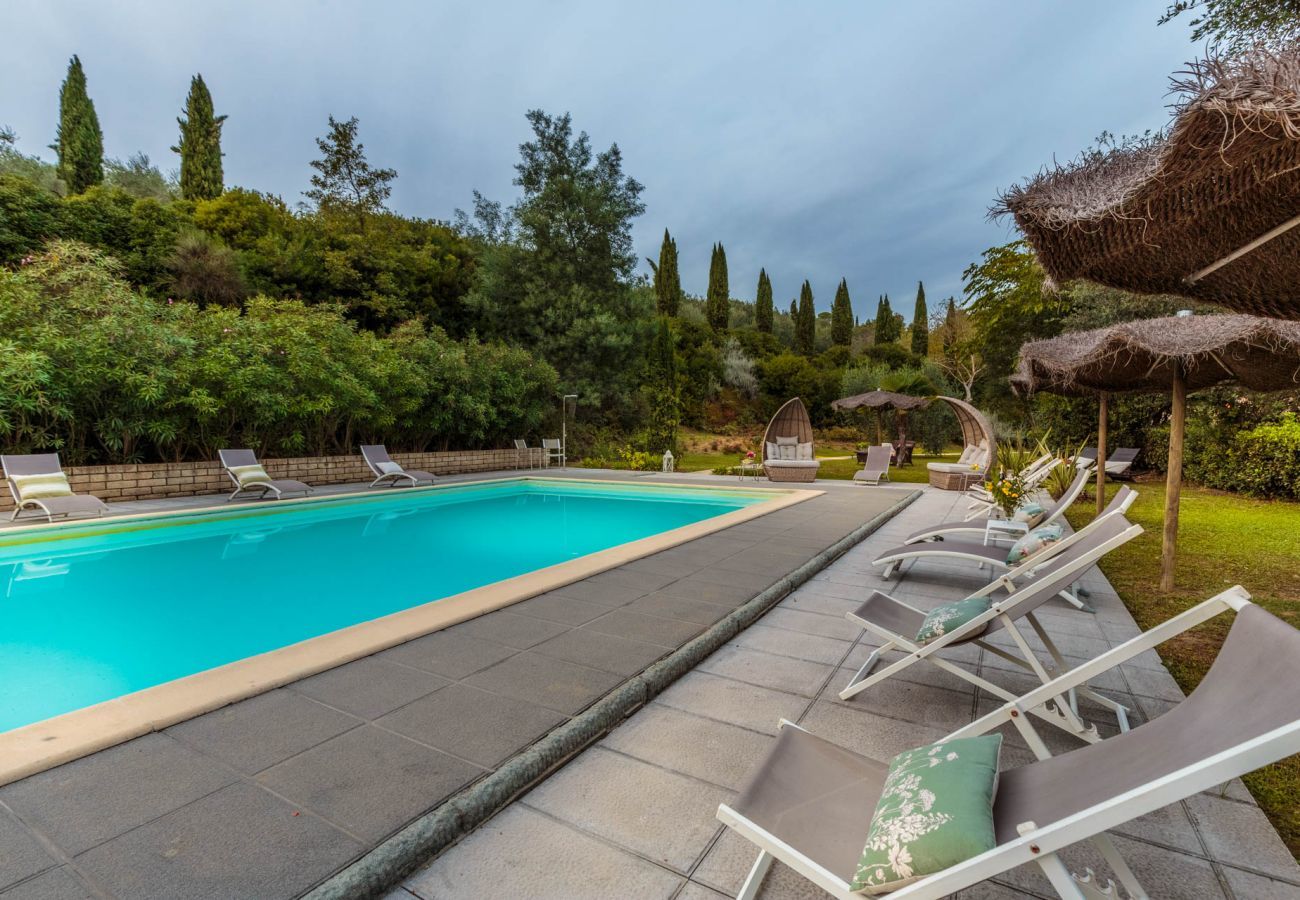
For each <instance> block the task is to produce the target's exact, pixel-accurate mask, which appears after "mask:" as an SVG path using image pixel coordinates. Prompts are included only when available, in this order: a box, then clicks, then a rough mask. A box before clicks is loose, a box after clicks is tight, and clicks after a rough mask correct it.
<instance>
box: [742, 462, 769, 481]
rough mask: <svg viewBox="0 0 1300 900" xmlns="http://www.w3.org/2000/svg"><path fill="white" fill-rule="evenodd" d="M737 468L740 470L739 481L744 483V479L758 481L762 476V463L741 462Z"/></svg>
mask: <svg viewBox="0 0 1300 900" xmlns="http://www.w3.org/2000/svg"><path fill="white" fill-rule="evenodd" d="M738 468H739V469H740V480H741V481H744V480H745V479H746V478H752V479H753V480H754V481H759V480H760V479H761V478H762V476H763V464H762V463H758V462H743V463H741V464H740V465H739V466H738Z"/></svg>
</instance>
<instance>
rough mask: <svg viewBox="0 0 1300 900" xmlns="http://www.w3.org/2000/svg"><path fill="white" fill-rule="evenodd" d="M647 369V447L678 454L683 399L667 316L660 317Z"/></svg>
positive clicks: (654, 451) (648, 449)
mask: <svg viewBox="0 0 1300 900" xmlns="http://www.w3.org/2000/svg"><path fill="white" fill-rule="evenodd" d="M647 369H648V372H647V375H648V377H647V379H646V385H645V387H644V388H643V391H644V392H645V395H646V401H647V406H648V409H649V415H648V416H647V421H646V450H647V451H649V452H650V453H656V454H658V453H663V452H664V451H665V450H671V451H673V453H674V454H675V453H676V452H677V426H678V424H679V422H680V421H681V403H680V396H679V392H678V385H677V353H676V349H675V347H674V343H673V332H672V328H671V327H670V325H669V317H668V316H660V317H659V327H658V328H657V329H656V330H655V337H654V342H653V344H651V346H650V357H649V360H648V365H647Z"/></svg>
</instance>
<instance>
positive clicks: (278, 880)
mask: <svg viewBox="0 0 1300 900" xmlns="http://www.w3.org/2000/svg"><path fill="white" fill-rule="evenodd" d="M361 849H362V845H361V844H360V843H359V842H358V841H356V840H353V839H352V838H351V837H349V836H348V835H346V834H344V833H343V832H342V831H340V830H339V829H338V828H335V827H334V826H332V825H330V824H328V823H326V822H324V821H322V820H320V819H319V818H317V817H315V816H313V815H309V814H307V813H304V812H301V811H299V810H297V809H295V808H294V807H293V806H291V805H290V804H289V803H287V802H285V801H284V800H280V799H278V798H276V797H273V796H271V795H270V794H269V793H267V792H266V791H263V790H258V789H257V788H255V787H253V786H252V785H248V784H234V785H231V786H229V787H226V788H223V789H222V790H220V791H218V792H216V793H215V794H210V795H208V796H207V797H204V798H203V799H201V800H199V801H197V802H195V803H192V804H190V805H188V806H185V807H182V808H181V809H178V810H176V811H175V812H173V813H170V814H169V815H167V816H164V817H162V818H161V819H157V820H155V821H153V822H151V823H149V824H148V825H145V826H143V827H140V828H136V829H134V830H132V831H129V832H127V833H126V834H124V835H122V836H121V837H118V838H115V839H114V840H111V841H108V842H107V843H104V844H101V845H99V846H98V847H96V848H94V849H93V850H90V851H89V852H87V853H84V854H82V855H81V856H79V857H77V860H76V863H77V865H78V866H79V867H81V868H82V869H83V870H84V871H86V872H87V873H88V874H89V875H90V876H91V877H92V878H93V879H94V880H95V881H96V882H98V883H99V884H102V885H104V886H106V887H107V888H108V890H109V891H111V892H112V894H113V895H114V896H116V897H123V898H127V897H141V898H143V897H158V898H162V897H166V898H175V900H247V898H251V897H272V896H294V895H295V894H298V893H301V892H303V891H305V890H307V889H308V888H310V887H311V886H312V885H313V884H315V883H316V882H318V881H320V880H321V879H322V878H324V877H326V876H328V875H329V874H330V873H331V872H333V871H334V870H336V869H338V868H339V867H340V866H342V865H344V864H346V863H347V862H348V861H349V860H350V859H352V858H353V857H354V856H356V855H357V853H359V852H360V851H361Z"/></svg>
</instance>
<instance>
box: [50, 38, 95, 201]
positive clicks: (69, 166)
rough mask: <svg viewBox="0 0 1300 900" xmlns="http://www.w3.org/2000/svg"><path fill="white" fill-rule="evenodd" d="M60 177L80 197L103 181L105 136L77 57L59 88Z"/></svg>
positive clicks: (83, 71) (69, 63) (58, 136)
mask: <svg viewBox="0 0 1300 900" xmlns="http://www.w3.org/2000/svg"><path fill="white" fill-rule="evenodd" d="M56 141H57V143H55V144H54V146H53V147H51V149H53V150H57V151H58V153H59V163H58V174H59V178H61V179H63V183H64V184H66V185H67V186H68V191H69V192H70V193H73V194H80V193H82V192H83V191H85V190H86V189H87V188H89V187H93V186H94V185H97V184H101V183H103V181H104V133H103V132H102V131H100V129H99V117H98V116H97V115H95V104H94V103H93V102H92V101H91V99H90V95H89V94H87V93H86V72H85V70H83V69H82V68H81V60H80V59H78V58H77V57H76V56H73V57H72V59H71V60H70V61H69V62H68V74H67V77H66V78H64V79H63V86H62V87H61V88H59V128H58V132H57V137H56Z"/></svg>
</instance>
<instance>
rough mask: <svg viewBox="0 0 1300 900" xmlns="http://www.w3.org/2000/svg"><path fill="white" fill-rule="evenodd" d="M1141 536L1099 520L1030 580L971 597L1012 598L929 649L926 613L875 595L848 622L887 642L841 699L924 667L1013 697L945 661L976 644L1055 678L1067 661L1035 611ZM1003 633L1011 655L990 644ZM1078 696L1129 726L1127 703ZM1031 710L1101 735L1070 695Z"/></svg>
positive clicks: (1138, 529) (1119, 520)
mask: <svg viewBox="0 0 1300 900" xmlns="http://www.w3.org/2000/svg"><path fill="white" fill-rule="evenodd" d="M1141 533H1142V526H1140V525H1134V524H1132V523H1130V522H1129V521H1128V520H1127V519H1125V518H1124V516H1123V514H1116V515H1111V516H1106V517H1104V518H1101V519H1098V520H1097V521H1096V523H1095V524H1094V525H1090V526H1089V527H1088V528H1085V529H1082V530H1080V531H1079V536H1078V540H1076V541H1074V542H1072V543H1071V544H1070V546H1068V547H1067V548H1066V549H1065V550H1064V551H1062V552H1061V553H1058V554H1057V555H1055V556H1054V557H1052V558H1051V559H1050V560H1048V561H1047V562H1046V563H1043V564H1041V565H1040V566H1038V568H1037V571H1036V572H1035V573H1034V574H1033V575H1032V577H1028V578H1025V579H1023V580H1022V582H1021V583H1018V584H1013V583H1011V582H1009V581H1007V580H1006V579H999V580H998V581H995V582H993V583H992V584H990V585H988V586H987V587H985V588H983V589H981V590H977V591H974V592H972V594H971V596H977V595H982V596H988V597H993V596H994V595H995V594H996V593H997V591H998V590H999V589H1003V590H1006V591H1008V594H1009V595H1008V596H1006V597H1004V598H1002V599H1001V600H996V599H995V602H994V604H993V606H992V607H991V608H990V609H989V610H988V611H987V612H985V613H984V614H982V615H980V616H979V617H977V618H975V619H972V620H971V621H970V622H967V623H966V624H965V625H962V626H961V627H959V628H955V629H953V630H952V631H950V632H948V633H946V634H943V635H940V636H939V637H937V638H935V639H934V640H933V641H931V642H930V643H928V644H918V643H917V642H916V637H915V636H916V633H917V631H918V630H919V629H920V627H921V623H922V621H923V620H924V619H925V612H924V611H923V610H920V609H917V608H916V607H914V606H910V605H908V604H906V603H904V602H902V601H901V600H896V599H894V598H893V597H891V596H889V595H888V594H885V593H882V592H880V591H873V592H872V594H871V596H870V597H868V598H867V601H866V602H865V603H863V604H862V605H861V606H859V607H858V608H857V609H855V610H851V611H850V612H848V613H847V616H848V619H849V621H850V622H852V623H853V624H855V625H858V626H861V627H862V628H863V629H864V630H866V631H869V632H871V633H872V634H874V635H876V636H877V637H878V638H880V639H881V640H882V641H883V643H882V644H881V646H879V647H878V648H876V649H875V650H874V651H872V653H871V655H870V656H869V657H868V658H867V661H866V662H865V663H863V665H862V667H861V668H860V669H858V671H857V672H856V673H855V674H854V675H853V677H852V678H851V679H850V680H849V683H848V684H847V685H846V686H845V687H844V689H843V690H842V691H840V698H841V699H843V700H848V699H851V698H853V697H856V696H857V695H858V694H860V693H862V692H863V691H865V690H867V689H868V688H870V687H872V686H873V685H876V684H879V683H880V682H882V681H886V680H887V679H889V678H892V677H893V676H895V675H897V674H899V673H900V672H903V671H904V670H906V669H909V668H911V667H912V666H914V665H916V664H917V663H921V662H928V663H931V664H933V665H935V666H937V667H938V668H940V669H943V670H944V671H945V672H948V673H949V674H952V675H956V676H957V677H958V678H961V679H962V680H964V681H968V682H970V683H971V684H974V685H977V686H978V687H980V688H981V689H983V690H985V691H987V692H988V693H990V694H992V695H993V696H994V697H999V698H1001V699H1003V700H1010V699H1012V698H1014V697H1015V695H1014V694H1012V693H1010V692H1009V691H1007V690H1005V689H1004V688H1001V687H999V686H998V685H996V684H994V683H992V682H990V681H989V680H988V679H987V678H983V677H981V676H979V675H976V674H974V673H973V672H970V671H968V670H966V669H964V668H962V667H961V666H958V665H956V664H955V663H952V662H950V661H949V660H947V659H945V658H944V656H943V651H944V650H946V649H948V648H951V647H958V646H963V645H965V644H974V645H976V646H977V647H980V648H982V649H984V650H987V651H988V652H990V653H992V654H994V655H996V656H998V657H1000V658H1002V659H1005V660H1007V661H1008V662H1011V663H1013V664H1015V665H1017V666H1019V667H1020V668H1023V669H1025V670H1027V671H1029V672H1031V673H1033V674H1034V675H1035V676H1037V678H1038V679H1039V680H1040V681H1042V682H1047V681H1049V680H1051V677H1052V676H1051V673H1050V672H1049V666H1050V667H1053V668H1056V669H1061V668H1065V667H1066V662H1065V657H1064V655H1063V654H1062V653H1061V652H1060V651H1059V650H1058V649H1057V647H1056V645H1055V643H1053V641H1052V638H1051V635H1050V634H1049V633H1048V631H1047V629H1046V627H1044V625H1043V623H1042V622H1041V621H1040V620H1039V619H1038V617H1037V616H1036V615H1034V613H1035V612H1036V611H1037V610H1038V608H1039V607H1041V606H1042V605H1043V604H1045V603H1047V602H1048V601H1050V600H1051V599H1052V598H1053V597H1055V596H1057V595H1058V594H1060V593H1061V592H1062V591H1065V590H1067V589H1068V588H1069V587H1070V586H1071V585H1072V584H1074V582H1075V581H1077V580H1078V579H1079V578H1080V577H1081V576H1082V575H1083V573H1084V572H1086V571H1087V570H1088V569H1090V568H1092V566H1093V565H1095V564H1096V562H1097V561H1098V560H1099V559H1101V558H1102V557H1103V556H1105V555H1106V554H1107V553H1109V552H1110V551H1112V550H1114V549H1115V548H1116V547H1119V546H1121V545H1123V544H1126V543H1128V542H1129V541H1131V540H1133V539H1134V538H1135V537H1137V536H1138V535H1139V534H1141ZM1022 621H1023V622H1027V623H1028V624H1029V627H1030V628H1031V629H1033V632H1034V633H1035V634H1036V635H1037V636H1038V638H1039V640H1041V641H1042V642H1043V646H1044V647H1045V648H1046V649H1047V653H1048V655H1049V656H1050V657H1051V659H1050V661H1049V662H1048V663H1046V664H1044V663H1043V662H1042V661H1041V660H1039V658H1038V656H1037V654H1036V653H1035V652H1034V650H1033V648H1032V647H1031V646H1030V644H1029V642H1028V641H1027V640H1026V639H1025V636H1024V635H1023V634H1022V633H1021V631H1020V627H1019V626H1018V625H1017V623H1020V622H1022ZM999 631H1003V632H1005V633H1006V634H1007V635H1008V636H1009V637H1010V638H1011V640H1012V642H1013V643H1014V644H1015V648H1014V650H1007V649H1004V648H1002V647H999V646H997V645H995V644H992V643H989V642H988V638H989V637H991V636H992V635H994V634H996V633H997V632H999ZM894 650H897V651H900V652H902V653H903V654H905V655H904V656H903V657H902V658H901V659H899V660H897V661H896V662H894V663H891V664H890V665H887V666H885V668H883V669H881V670H880V671H879V672H874V674H873V670H874V669H875V667H876V666H877V664H879V662H880V661H881V658H882V656H883V655H884V654H887V653H889V652H891V651H894ZM1081 693H1084V694H1085V695H1086V696H1087V697H1088V698H1089V699H1090V700H1093V701H1095V702H1096V703H1099V704H1100V705H1102V706H1104V707H1105V708H1107V709H1109V710H1110V711H1111V712H1113V713H1114V714H1115V717H1116V719H1117V720H1118V722H1119V726H1120V729H1121V730H1123V729H1127V728H1128V710H1127V709H1125V708H1124V707H1123V706H1122V705H1120V704H1118V703H1116V702H1115V701H1113V700H1111V699H1110V698H1109V697H1105V696H1103V695H1101V694H1098V693H1096V692H1094V691H1092V690H1091V689H1087V688H1085V689H1083V690H1082V691H1081ZM1029 712H1032V713H1033V714H1034V715H1036V716H1039V717H1040V718H1042V719H1044V720H1045V721H1049V722H1051V723H1052V724H1054V725H1057V726H1059V727H1060V728H1062V729H1064V730H1065V731H1068V732H1070V733H1071V734H1074V735H1075V736H1077V737H1080V738H1082V739H1084V740H1096V739H1097V732H1096V729H1095V728H1094V727H1092V726H1088V725H1085V724H1084V723H1083V721H1082V720H1081V719H1080V718H1079V716H1078V704H1077V702H1076V698H1075V697H1073V696H1070V697H1069V698H1066V702H1065V703H1061V702H1057V703H1056V708H1055V709H1051V710H1048V709H1033V710H1029Z"/></svg>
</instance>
